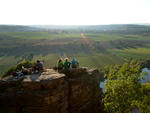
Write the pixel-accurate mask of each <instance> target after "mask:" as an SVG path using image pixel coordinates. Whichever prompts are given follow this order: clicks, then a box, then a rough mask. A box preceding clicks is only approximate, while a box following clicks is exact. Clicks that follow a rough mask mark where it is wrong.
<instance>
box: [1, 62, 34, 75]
mask: <svg viewBox="0 0 150 113" xmlns="http://www.w3.org/2000/svg"><path fill="white" fill-rule="evenodd" d="M34 64H35V63H34V62H31V61H26V60H24V61H22V62H20V63H18V64H17V65H15V66H13V67H11V68H9V69H8V70H7V71H6V72H5V74H4V75H3V77H5V76H8V75H10V74H11V73H12V72H16V71H20V70H21V69H22V67H24V68H30V67H32V66H33V65H34Z"/></svg>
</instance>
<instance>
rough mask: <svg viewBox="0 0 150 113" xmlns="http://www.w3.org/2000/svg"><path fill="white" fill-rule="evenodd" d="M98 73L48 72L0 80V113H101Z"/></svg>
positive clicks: (83, 70)
mask: <svg viewBox="0 0 150 113" xmlns="http://www.w3.org/2000/svg"><path fill="white" fill-rule="evenodd" d="M99 76H100V74H99V72H98V70H88V69H83V68H82V69H76V70H70V72H67V73H66V74H60V73H57V72H55V71H54V70H52V69H48V70H47V71H46V72H43V73H42V74H39V75H38V74H35V75H27V76H25V77H24V78H22V79H19V80H18V79H12V80H6V81H0V113H103V107H102V105H101V98H100V92H101V90H100V88H99V82H100V81H99Z"/></svg>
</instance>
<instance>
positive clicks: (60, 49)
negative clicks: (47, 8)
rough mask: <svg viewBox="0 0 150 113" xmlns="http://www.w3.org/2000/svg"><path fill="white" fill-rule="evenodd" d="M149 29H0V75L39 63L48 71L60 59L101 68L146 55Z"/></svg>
mask: <svg viewBox="0 0 150 113" xmlns="http://www.w3.org/2000/svg"><path fill="white" fill-rule="evenodd" d="M149 47H150V26H145V25H101V26H100V25H97V26H8V25H7V26H6V25H0V72H4V71H5V70H7V69H8V68H9V67H11V66H13V65H15V64H17V63H18V62H20V61H22V60H24V59H27V60H34V61H35V60H36V59H40V60H43V61H44V62H45V63H44V65H45V66H46V67H52V66H54V65H55V64H56V61H57V60H58V58H60V57H63V58H65V57H69V58H73V57H76V58H77V59H78V60H79V62H80V64H81V65H82V66H88V67H102V66H104V65H111V64H121V63H122V62H123V61H124V60H127V59H130V58H135V59H141V58H142V59H146V58H148V56H149V55H150V49H149Z"/></svg>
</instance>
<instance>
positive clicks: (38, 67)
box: [34, 60, 43, 72]
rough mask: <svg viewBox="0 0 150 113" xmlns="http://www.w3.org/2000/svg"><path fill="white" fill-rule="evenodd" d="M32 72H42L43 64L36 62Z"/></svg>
mask: <svg viewBox="0 0 150 113" xmlns="http://www.w3.org/2000/svg"><path fill="white" fill-rule="evenodd" d="M34 71H38V72H39V71H43V63H42V62H40V61H39V60H37V62H36V64H35V66H34Z"/></svg>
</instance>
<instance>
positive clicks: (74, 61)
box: [71, 58, 79, 68]
mask: <svg viewBox="0 0 150 113" xmlns="http://www.w3.org/2000/svg"><path fill="white" fill-rule="evenodd" d="M78 66H79V62H78V61H77V60H76V59H75V58H73V59H72V61H71V67H72V68H77V67H78Z"/></svg>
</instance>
